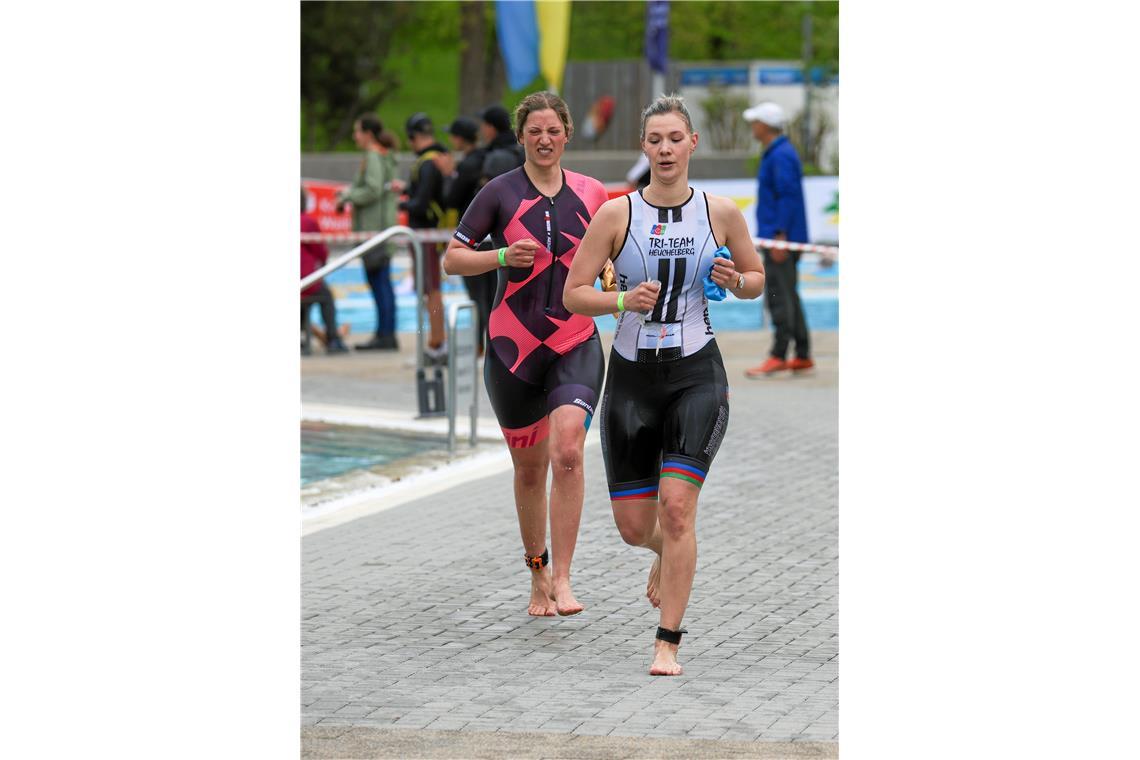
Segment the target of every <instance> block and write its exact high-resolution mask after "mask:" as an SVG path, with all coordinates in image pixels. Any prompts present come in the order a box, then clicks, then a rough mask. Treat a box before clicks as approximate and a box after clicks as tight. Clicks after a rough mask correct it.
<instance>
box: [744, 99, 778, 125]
mask: <svg viewBox="0 0 1140 760" xmlns="http://www.w3.org/2000/svg"><path fill="white" fill-rule="evenodd" d="M744 120H745V121H762V122H764V123H765V124H767V125H768V126H769V127H776V128H777V129H783V127H784V109H783V108H780V107H779V106H778V105H776V104H775V103H761V104H760V105H756V106H752V107H751V108H749V109H748V110H747V111H745V112H744Z"/></svg>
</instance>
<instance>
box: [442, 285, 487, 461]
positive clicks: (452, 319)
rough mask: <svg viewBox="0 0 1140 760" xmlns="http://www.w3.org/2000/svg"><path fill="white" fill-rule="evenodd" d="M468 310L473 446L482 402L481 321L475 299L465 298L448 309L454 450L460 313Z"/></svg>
mask: <svg viewBox="0 0 1140 760" xmlns="http://www.w3.org/2000/svg"><path fill="white" fill-rule="evenodd" d="M465 309H466V310H467V312H468V313H469V315H470V318H471V327H472V329H471V338H472V341H471V344H470V346H468V348H470V351H471V394H472V396H471V407H470V408H471V431H470V441H471V445H472V446H474V445H475V415H476V412H475V409H476V408H477V405H478V403H479V373H478V368H479V357H478V352H477V351H476V347H477V346H478V345H479V320H478V318H477V317H476V312H475V302H474V301H464V302H462V303H455V304H451V305H450V306H449V307H448V308H447V452H448V454H454V453H455V417H456V414H457V412H458V411H459V410H458V405H459V399H458V397H457V394H458V391H457V385H458V375H459V361H460V360H461V358H462V357H460V356H459V339H458V337H459V336H458V333H459V312H461V311H463V310H465Z"/></svg>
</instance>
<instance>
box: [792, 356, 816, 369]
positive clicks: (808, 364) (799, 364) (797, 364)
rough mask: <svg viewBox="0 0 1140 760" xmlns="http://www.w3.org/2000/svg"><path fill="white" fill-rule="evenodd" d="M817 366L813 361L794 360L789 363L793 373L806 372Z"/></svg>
mask: <svg viewBox="0 0 1140 760" xmlns="http://www.w3.org/2000/svg"><path fill="white" fill-rule="evenodd" d="M814 366H815V362H813V361H812V360H811V359H799V358H796V359H792V360H791V361H790V362H788V369H790V370H791V371H792V372H804V371H806V370H809V369H811V368H812V367H814Z"/></svg>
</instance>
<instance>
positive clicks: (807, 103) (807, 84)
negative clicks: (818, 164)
mask: <svg viewBox="0 0 1140 760" xmlns="http://www.w3.org/2000/svg"><path fill="white" fill-rule="evenodd" d="M802 30H803V70H804V118H803V121H802V122H801V123H800V141H801V142H800V144H801V145H803V146H804V155H802V156H800V159H801V160H803V161H804V162H811V163H813V164H814V163H815V161H813V160H812V156H814V155H815V152H814V151H813V150H812V149H811V14H810V13H805V14H804V18H803V27H802Z"/></svg>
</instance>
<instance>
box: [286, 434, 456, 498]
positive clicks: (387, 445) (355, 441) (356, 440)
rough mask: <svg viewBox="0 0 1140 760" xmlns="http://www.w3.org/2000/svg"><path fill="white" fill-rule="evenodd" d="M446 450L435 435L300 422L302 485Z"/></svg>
mask: <svg viewBox="0 0 1140 760" xmlns="http://www.w3.org/2000/svg"><path fill="white" fill-rule="evenodd" d="M446 448H447V442H446V441H444V440H441V439H440V438H439V437H438V436H433V437H429V436H415V435H410V434H405V433H397V432H393V431H391V430H378V429H375V428H367V427H354V426H351V425H333V424H330V423H327V422H312V421H302V422H301V485H307V484H309V483H311V482H313V481H315V480H322V479H324V478H331V477H333V476H336V475H341V474H343V473H346V472H349V471H351V470H358V469H362V468H365V467H375V466H376V465H382V464H387V463H389V462H393V461H396V460H398V459H403V458H405V457H409V456H414V455H416V454H424V453H427V452H429V451H433V450H445V449H446Z"/></svg>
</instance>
